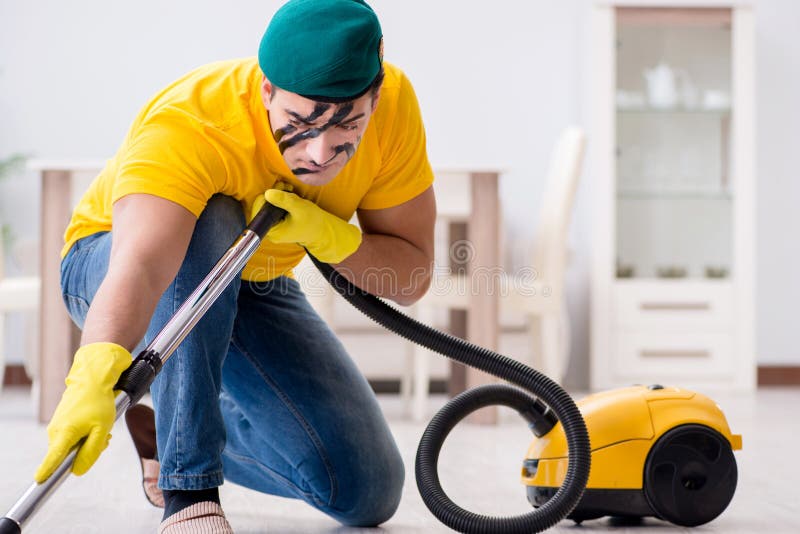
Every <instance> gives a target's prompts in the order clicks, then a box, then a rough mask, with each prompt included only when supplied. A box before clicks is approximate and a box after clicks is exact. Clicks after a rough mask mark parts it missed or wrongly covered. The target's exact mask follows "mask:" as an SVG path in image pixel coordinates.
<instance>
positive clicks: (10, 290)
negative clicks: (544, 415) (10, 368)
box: [0, 239, 41, 390]
mask: <svg viewBox="0 0 800 534" xmlns="http://www.w3.org/2000/svg"><path fill="white" fill-rule="evenodd" d="M3 247H4V244H3V241H2V239H0V390H2V389H3V378H4V377H5V371H6V355H5V337H4V334H5V318H6V314H7V313H9V312H17V311H32V310H36V309H37V308H38V307H39V292H40V285H41V284H40V281H39V278H37V277H34V276H15V277H10V278H5V277H4V269H3V266H4V261H5V259H4V258H3ZM32 356H33V355H28V357H27V358H26V369H27V370H28V372H30V368H31V367H32V366H31V365H30V362H31V357H32Z"/></svg>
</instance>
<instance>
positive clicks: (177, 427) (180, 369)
mask: <svg viewBox="0 0 800 534" xmlns="http://www.w3.org/2000/svg"><path fill="white" fill-rule="evenodd" d="M180 279H181V277H180V276H176V277H175V282H174V283H173V284H172V313H171V315H170V316H171V317H174V316H175V312H176V311H177V308H178V306H177V304H176V300H177V295H179V294H180V291H178V289H179V288H178V284H180ZM177 350H178V349H176V351H177ZM175 363H176V365H177V366H178V369H177V372H178V392H179V395H180V394H182V392H183V358H176V362H175ZM176 404H177V405H176V406H175V470H176V471H180V470H181V424H182V419H183V416H182V414H181V406H182V405H183V403H182V402H177V403H176Z"/></svg>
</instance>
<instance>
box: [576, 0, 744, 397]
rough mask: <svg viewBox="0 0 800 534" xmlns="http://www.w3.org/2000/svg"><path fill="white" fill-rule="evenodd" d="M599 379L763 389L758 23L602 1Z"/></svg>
mask: <svg viewBox="0 0 800 534" xmlns="http://www.w3.org/2000/svg"><path fill="white" fill-rule="evenodd" d="M593 30H594V34H593V39H595V42H594V45H595V46H594V47H593V52H594V53H595V54H596V57H595V58H593V61H592V65H593V68H594V72H593V90H594V101H593V111H592V128H591V132H592V135H590V137H589V140H590V147H592V152H591V156H592V159H591V161H592V162H593V163H592V165H593V166H592V171H593V173H594V183H595V186H596V189H595V195H594V196H593V202H594V207H595V211H594V215H593V225H592V227H593V230H594V232H595V233H594V235H593V245H594V250H593V267H592V355H591V386H592V387H593V388H596V389H601V388H608V387H615V386H619V385H626V384H631V383H676V384H680V385H683V386H694V387H706V388H707V387H717V386H720V387H735V388H752V387H754V385H755V355H754V352H755V350H754V290H753V286H754V264H755V253H756V251H755V243H754V235H755V233H754V225H755V221H754V206H755V196H754V192H755V186H754V184H755V176H754V150H755V139H754V125H755V110H754V80H753V77H754V75H755V72H754V64H753V63H754V53H753V52H754V50H753V47H754V28H753V14H752V11H751V9H750V8H749V7H746V6H742V5H741V4H735V5H729V6H724V5H716V6H715V7H702V8H701V7H688V6H687V5H686V4H682V5H681V6H680V7H671V6H668V5H664V6H657V7H656V6H651V7H637V6H633V5H627V4H625V3H603V4H598V5H596V6H595V8H594V28H593Z"/></svg>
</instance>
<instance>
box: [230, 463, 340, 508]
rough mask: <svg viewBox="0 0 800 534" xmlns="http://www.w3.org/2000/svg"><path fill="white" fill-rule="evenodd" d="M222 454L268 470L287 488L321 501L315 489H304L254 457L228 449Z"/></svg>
mask: <svg viewBox="0 0 800 534" xmlns="http://www.w3.org/2000/svg"><path fill="white" fill-rule="evenodd" d="M222 454H223V455H226V456H230V457H231V458H234V459H235V460H236V461H238V462H244V463H248V464H250V465H253V466H255V467H256V468H258V469H261V470H262V471H266V472H267V473H269V475H270V476H272V477H274V478H275V480H277V481H278V482H280V483H281V484H283V485H284V486H285V487H286V488H288V489H290V490H292V491H296V492H297V493H299V494H301V495H303V496H304V497H306V498H307V499H313V500H314V501H316V502H320V500H319V499H318V498H317V496H316V495H314V492H313V491H306V490H304V489H303V488H301V487H300V486H298V485H297V484H295V483H294V482H292V481H291V480H290V479H288V478H286V477H285V476H283V475H282V474H280V473H279V472H277V471H275V470H274V469H271V468H270V467H269V466H268V465H264V464H262V463H261V462H259V461H257V460H254V459H253V458H250V457H249V456H242V455H241V454H236V453H235V452H231V451H229V450H227V449H226V450H225V451H224V452H223V453H222ZM320 504H322V505H326V503H320Z"/></svg>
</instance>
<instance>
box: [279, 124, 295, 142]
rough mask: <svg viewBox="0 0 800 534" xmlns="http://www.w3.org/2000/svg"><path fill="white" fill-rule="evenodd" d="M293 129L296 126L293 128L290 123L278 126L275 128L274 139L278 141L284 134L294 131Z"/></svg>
mask: <svg viewBox="0 0 800 534" xmlns="http://www.w3.org/2000/svg"><path fill="white" fill-rule="evenodd" d="M295 130H297V128H295V127H294V126H293V125H291V124H287V125H286V126H284V127H282V128H278V129H277V130H275V141H277V142H279V143H280V141H281V139H283V136H284V135H286V134H290V133H292V132H294V131H295Z"/></svg>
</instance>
